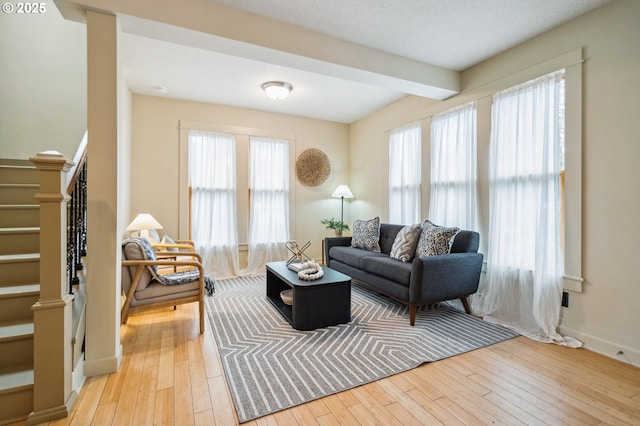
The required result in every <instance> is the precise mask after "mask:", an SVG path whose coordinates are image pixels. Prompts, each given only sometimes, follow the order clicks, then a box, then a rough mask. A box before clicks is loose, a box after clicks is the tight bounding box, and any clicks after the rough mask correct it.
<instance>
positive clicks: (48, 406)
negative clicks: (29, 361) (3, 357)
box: [27, 151, 77, 424]
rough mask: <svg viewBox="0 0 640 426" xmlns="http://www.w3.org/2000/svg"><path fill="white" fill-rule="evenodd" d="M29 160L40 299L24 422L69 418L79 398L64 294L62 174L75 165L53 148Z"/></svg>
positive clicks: (69, 299) (36, 307)
mask: <svg viewBox="0 0 640 426" xmlns="http://www.w3.org/2000/svg"><path fill="white" fill-rule="evenodd" d="M30 160H31V161H32V162H33V163H34V164H35V165H36V167H37V168H38V170H39V171H40V192H39V193H38V194H37V195H36V199H37V200H38V201H39V202H40V299H39V300H38V302H36V303H35V304H34V305H33V306H32V307H31V310H32V311H33V322H34V338H33V350H34V357H33V371H34V373H33V374H34V389H33V411H32V412H31V414H30V415H29V418H28V419H27V423H28V424H37V423H42V422H46V421H49V420H53V419H59V418H63V417H67V416H68V415H69V413H70V412H71V408H72V407H73V404H74V403H75V401H76V399H77V393H76V392H75V391H72V389H71V387H72V386H71V381H72V365H71V363H72V352H71V348H72V347H71V334H72V333H71V315H72V302H73V295H70V294H68V292H67V286H66V283H67V203H68V201H69V199H70V197H69V195H67V193H66V192H67V188H66V174H67V172H68V171H69V170H70V169H71V166H73V162H72V161H69V160H67V159H66V158H65V157H64V156H63V155H62V154H60V153H59V152H56V151H45V152H40V153H38V154H37V155H36V156H34V157H31V158H30Z"/></svg>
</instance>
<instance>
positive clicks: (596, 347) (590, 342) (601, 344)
mask: <svg viewBox="0 0 640 426" xmlns="http://www.w3.org/2000/svg"><path fill="white" fill-rule="evenodd" d="M558 330H559V331H560V334H562V335H563V336H565V335H566V336H571V337H574V338H576V339H578V340H580V341H581V342H582V343H583V347H584V348H585V349H588V350H590V351H592V352H596V353H599V354H601V355H604V356H607V357H609V358H613V359H616V360H618V361H622V362H625V363H627V364H631V365H633V366H636V367H640V349H637V348H631V347H629V346H626V345H621V344H620V343H616V342H611V341H609V340H606V339H602V338H600V337H596V336H593V335H591V334H588V333H582V332H580V331H577V330H573V329H571V328H568V327H564V326H560V327H558Z"/></svg>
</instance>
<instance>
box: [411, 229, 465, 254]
mask: <svg viewBox="0 0 640 426" xmlns="http://www.w3.org/2000/svg"><path fill="white" fill-rule="evenodd" d="M458 232H460V228H446V227H444V226H438V225H434V224H433V223H432V222H431V221H429V220H426V221H424V223H423V224H422V232H420V238H419V239H418V247H417V248H416V256H418V257H422V256H438V255H441V254H447V253H449V252H450V251H451V245H452V244H453V239H454V237H455V236H456V235H457V234H458Z"/></svg>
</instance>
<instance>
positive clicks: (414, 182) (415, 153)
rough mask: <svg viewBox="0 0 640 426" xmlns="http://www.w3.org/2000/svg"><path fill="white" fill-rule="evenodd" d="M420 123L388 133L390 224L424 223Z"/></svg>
mask: <svg viewBox="0 0 640 426" xmlns="http://www.w3.org/2000/svg"><path fill="white" fill-rule="evenodd" d="M421 135H422V133H421V128H420V123H419V122H416V123H412V124H408V125H406V126H403V127H400V128H398V129H394V130H392V131H391V133H390V134H389V222H390V223H397V224H407V225H409V224H413V223H419V222H420V221H421V212H420V182H421V179H422V170H421V162H422V154H421V139H422V137H421Z"/></svg>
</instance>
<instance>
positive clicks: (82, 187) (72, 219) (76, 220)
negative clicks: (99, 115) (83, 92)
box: [67, 134, 87, 294]
mask: <svg viewBox="0 0 640 426" xmlns="http://www.w3.org/2000/svg"><path fill="white" fill-rule="evenodd" d="M86 139H87V138H86V134H85V137H84V138H83V140H82V142H81V143H80V146H79V147H78V152H77V153H76V155H75V156H74V159H73V162H74V163H75V166H74V168H72V170H71V173H70V174H69V176H70V179H69V181H68V183H67V194H68V195H69V196H70V197H71V198H70V200H69V203H68V215H67V277H68V279H69V282H68V285H69V294H73V286H74V285H78V284H80V279H79V278H78V271H82V269H83V268H84V265H83V264H82V258H83V257H84V256H86V255H87V145H86Z"/></svg>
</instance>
